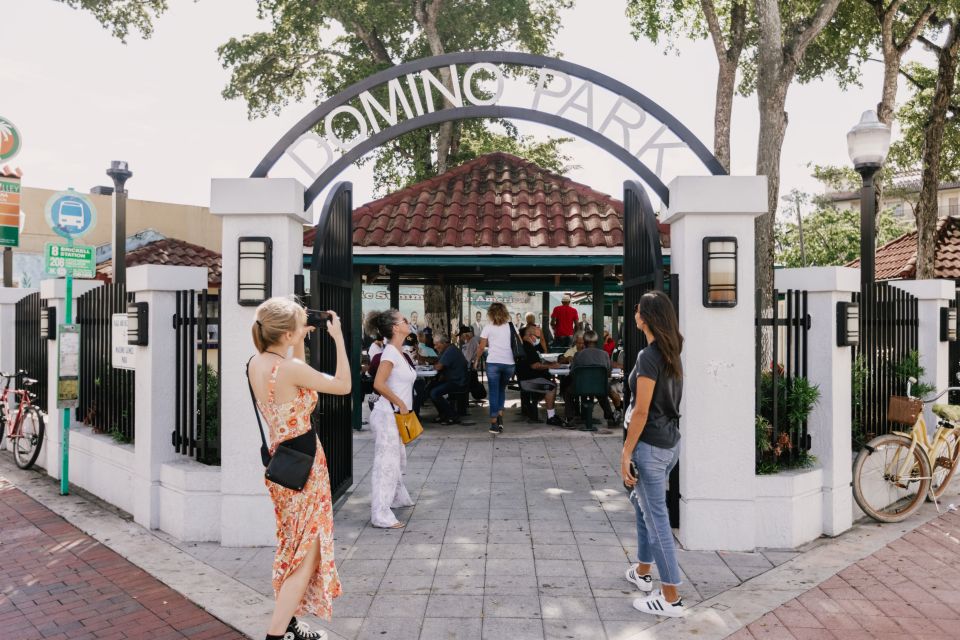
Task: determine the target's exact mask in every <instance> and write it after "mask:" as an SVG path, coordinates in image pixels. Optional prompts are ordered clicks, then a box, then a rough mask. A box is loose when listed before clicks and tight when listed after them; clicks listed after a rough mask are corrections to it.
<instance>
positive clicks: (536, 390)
mask: <svg viewBox="0 0 960 640" xmlns="http://www.w3.org/2000/svg"><path fill="white" fill-rule="evenodd" d="M520 339H521V340H522V341H523V342H522V344H523V358H522V359H521V360H519V361H517V380H519V381H520V389H521V390H523V391H526V392H527V393H529V394H532V397H533V408H534V410H536V403H537V398H538V396H540V395H542V396H543V398H544V402H545V403H546V405H547V424H549V425H551V426H554V427H565V426H566V423H565V422H564V421H563V420H561V419H560V416H558V415H557V411H556V409H555V407H554V401H555V400H556V398H557V383H556V382H554V381H553V380H548V379H547V377H546V376H549V375H550V374H549V373H548V371H549V370H550V367H551V365H549V364H547V363H544V362H540V352H539V351H537V341H538V340H539V338H537V336H536V335H535V334H534V333H533V331H531V330H530V327H527V326H523V327H521V328H520Z"/></svg>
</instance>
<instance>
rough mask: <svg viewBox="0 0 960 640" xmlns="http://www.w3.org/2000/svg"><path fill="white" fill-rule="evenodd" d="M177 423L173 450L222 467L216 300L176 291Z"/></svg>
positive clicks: (218, 309) (217, 311)
mask: <svg viewBox="0 0 960 640" xmlns="http://www.w3.org/2000/svg"><path fill="white" fill-rule="evenodd" d="M173 328H174V330H175V331H176V345H177V346H176V369H177V373H176V377H177V379H176V393H175V403H176V421H175V428H174V431H173V447H174V449H176V451H177V453H182V454H184V455H188V456H193V457H196V459H197V460H198V461H200V462H203V463H204V464H214V465H218V464H220V296H218V295H211V294H209V293H208V292H207V291H195V290H192V289H189V290H184V291H178V292H177V311H176V314H175V315H174V316H173Z"/></svg>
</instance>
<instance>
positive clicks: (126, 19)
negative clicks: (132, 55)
mask: <svg viewBox="0 0 960 640" xmlns="http://www.w3.org/2000/svg"><path fill="white" fill-rule="evenodd" d="M57 2H62V3H63V4H65V5H67V6H70V7H73V8H74V9H80V10H83V11H89V12H90V13H91V14H93V17H94V18H96V19H97V22H99V23H100V24H101V25H103V27H104V28H106V29H109V30H110V33H112V34H113V35H114V37H116V38H117V39H118V40H120V41H121V42H126V41H127V36H128V35H130V31H131V30H134V31H138V32H139V33H140V36H141V37H143V38H149V37H150V36H151V35H153V21H154V19H155V18H157V17H159V16H160V14H162V13H163V12H164V11H166V10H167V0H57Z"/></svg>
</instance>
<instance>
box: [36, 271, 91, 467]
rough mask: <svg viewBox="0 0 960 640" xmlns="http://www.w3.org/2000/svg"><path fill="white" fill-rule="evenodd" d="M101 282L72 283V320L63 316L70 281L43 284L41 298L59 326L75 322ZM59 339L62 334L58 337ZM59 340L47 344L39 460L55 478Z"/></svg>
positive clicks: (60, 416)
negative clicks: (44, 417) (84, 300)
mask: <svg viewBox="0 0 960 640" xmlns="http://www.w3.org/2000/svg"><path fill="white" fill-rule="evenodd" d="M102 284H103V282H101V281H100V280H76V279H75V280H74V281H73V305H72V307H73V308H72V311H73V317H72V318H70V319H69V321H68V319H67V318H66V316H65V315H64V313H65V312H66V310H67V307H66V299H67V281H66V280H64V279H62V278H60V279H56V280H41V281H40V299H41V300H46V301H47V306H48V307H56V309H57V311H56V314H57V325H58V326H59V325H61V324H68V323H69V322H73V321H74V319H75V318H76V317H77V298H79V297H80V296H82V295H83V294H85V293H86V292H87V291H90V290H91V289H95V288H96V287H99V286H100V285H102ZM58 338H59V335H58ZM59 354H60V349H59V339H58V340H49V341H48V342H47V406H46V407H45V408H44V409H45V410H46V412H47V431H46V438H45V442H44V447H45V448H46V451H41V452H40V457H39V458H37V464H40V465H42V466H43V467H44V468H45V469H46V470H47V473H48V474H49V475H50V476H52V477H54V478H59V477H60V431H61V429H63V410H62V409H57V372H58V371H59ZM76 423H77V416H76V412H75V410H74V409H71V410H70V428H73V427H74V425H75V424H76Z"/></svg>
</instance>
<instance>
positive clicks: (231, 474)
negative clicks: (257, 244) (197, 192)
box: [210, 178, 313, 546]
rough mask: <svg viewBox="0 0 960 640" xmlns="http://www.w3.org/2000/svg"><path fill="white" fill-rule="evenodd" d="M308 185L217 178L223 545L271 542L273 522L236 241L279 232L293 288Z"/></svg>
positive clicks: (280, 290) (283, 289)
mask: <svg viewBox="0 0 960 640" xmlns="http://www.w3.org/2000/svg"><path fill="white" fill-rule="evenodd" d="M303 192H304V189H303V185H301V184H300V183H299V182H297V181H296V180H293V179H286V178H284V179H273V178H249V179H214V180H213V182H212V190H211V196H210V211H211V213H213V214H214V215H216V216H221V217H222V219H223V286H222V287H221V289H220V314H221V319H220V323H221V324H220V340H221V344H223V345H224V348H223V351H222V353H221V358H222V360H221V370H220V375H221V383H220V384H221V389H220V403H221V416H220V424H221V433H220V439H221V443H222V445H221V503H220V513H221V524H220V541H221V544H223V545H224V546H249V545H273V544H275V543H276V538H275V533H274V531H275V521H274V515H273V505H272V504H271V502H270V499H269V497H268V496H267V491H266V486H265V484H264V479H263V464H262V463H261V461H260V435H259V434H258V432H257V422H256V417H255V415H254V410H253V406H252V404H251V402H250V392H249V391H248V390H247V381H246V377H245V373H244V372H245V366H246V363H247V360H248V359H249V358H250V356H252V355H253V354H254V347H253V342H252V338H251V333H250V330H251V327H252V326H253V321H254V312H255V310H256V308H255V307H244V306H240V305H239V304H238V303H237V278H238V255H237V253H238V241H239V238H240V237H243V236H269V237H270V238H272V239H273V264H272V273H273V295H275V296H281V295H290V294H292V293H293V276H294V274H299V273H301V272H302V267H303V225H304V224H308V223H310V222H311V221H312V219H313V214H312V212H311V211H307V212H304V210H303Z"/></svg>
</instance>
